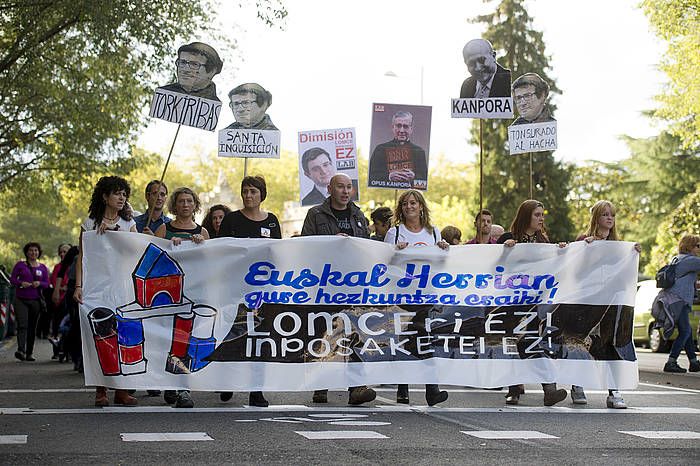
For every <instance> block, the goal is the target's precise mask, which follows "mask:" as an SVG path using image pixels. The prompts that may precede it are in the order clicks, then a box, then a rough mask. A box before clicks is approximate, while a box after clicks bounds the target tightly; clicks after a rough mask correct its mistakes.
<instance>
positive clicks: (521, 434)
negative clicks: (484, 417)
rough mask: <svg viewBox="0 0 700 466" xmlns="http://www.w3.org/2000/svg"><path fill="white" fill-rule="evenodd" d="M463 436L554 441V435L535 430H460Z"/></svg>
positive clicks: (488, 438)
mask: <svg viewBox="0 0 700 466" xmlns="http://www.w3.org/2000/svg"><path fill="white" fill-rule="evenodd" d="M460 432H462V433H463V434H467V435H471V436H472V437H476V438H480V439H486V440H528V439H556V438H559V437H555V436H554V435H549V434H545V433H543V432H538V431H536V430H462V431H460Z"/></svg>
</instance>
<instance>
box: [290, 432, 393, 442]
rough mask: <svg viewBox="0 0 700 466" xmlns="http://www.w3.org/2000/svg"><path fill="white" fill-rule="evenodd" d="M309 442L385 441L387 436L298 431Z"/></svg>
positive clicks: (366, 433)
mask: <svg viewBox="0 0 700 466" xmlns="http://www.w3.org/2000/svg"><path fill="white" fill-rule="evenodd" d="M294 433H296V434H299V435H301V436H302V437H304V438H307V439H309V440H346V439H384V438H389V437H387V436H386V435H383V434H380V433H379V432H374V431H372V430H296V431H294Z"/></svg>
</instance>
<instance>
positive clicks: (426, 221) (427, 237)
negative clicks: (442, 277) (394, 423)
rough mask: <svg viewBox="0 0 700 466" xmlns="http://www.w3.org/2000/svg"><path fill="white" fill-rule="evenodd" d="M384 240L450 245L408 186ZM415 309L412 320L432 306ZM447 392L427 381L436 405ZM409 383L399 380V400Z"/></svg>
mask: <svg viewBox="0 0 700 466" xmlns="http://www.w3.org/2000/svg"><path fill="white" fill-rule="evenodd" d="M384 242H385V243H389V244H394V245H396V249H404V248H407V247H421V246H438V247H439V248H440V249H448V248H449V247H450V246H449V244H447V242H446V241H445V240H443V239H442V237H441V236H440V230H439V229H438V228H437V227H436V226H433V225H431V223H430V210H429V209H428V205H427V204H426V202H425V199H424V198H423V195H422V194H421V193H420V191H416V190H413V189H411V190H409V191H405V192H404V193H403V194H401V196H399V199H398V202H397V203H396V210H395V212H394V227H393V228H390V229H389V230H388V231H387V232H386V236H385V237H384ZM411 309H412V310H414V311H415V312H416V316H415V318H414V319H413V323H418V322H424V321H425V314H426V313H428V312H430V310H431V309H432V306H412V307H411ZM447 396H448V395H447V392H446V391H444V390H443V391H440V388H439V387H438V385H437V384H426V385H425V400H426V401H427V402H428V405H430V406H433V405H436V404H438V403H442V402H443V401H445V400H447ZM408 401H409V400H408V385H407V384H399V386H398V387H397V391H396V402H397V403H402V404H408Z"/></svg>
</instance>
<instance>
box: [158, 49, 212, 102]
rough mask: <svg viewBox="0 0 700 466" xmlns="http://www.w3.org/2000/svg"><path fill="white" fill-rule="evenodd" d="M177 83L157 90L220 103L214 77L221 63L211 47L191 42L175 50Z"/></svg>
mask: <svg viewBox="0 0 700 466" xmlns="http://www.w3.org/2000/svg"><path fill="white" fill-rule="evenodd" d="M175 65H176V67H177V82H176V83H172V84H168V85H167V86H163V87H160V88H158V89H159V90H165V91H170V92H178V93H180V94H188V95H192V96H195V97H202V98H204V99H209V100H215V101H217V102H221V101H220V100H219V98H218V97H217V96H216V84H214V83H213V82H212V79H213V78H214V76H215V75H217V74H219V73H221V68H222V67H223V62H222V61H221V58H219V54H218V53H217V52H216V50H214V48H213V47H211V46H209V45H207V44H204V43H202V42H192V43H191V44H186V45H183V46H182V47H180V48H179V49H178V50H177V60H175Z"/></svg>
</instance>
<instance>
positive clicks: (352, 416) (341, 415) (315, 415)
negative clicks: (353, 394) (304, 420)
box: [309, 413, 367, 419]
mask: <svg viewBox="0 0 700 466" xmlns="http://www.w3.org/2000/svg"><path fill="white" fill-rule="evenodd" d="M309 417H322V418H323V417H344V418H348V419H351V418H360V417H367V415H366V414H332V413H329V414H309Z"/></svg>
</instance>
